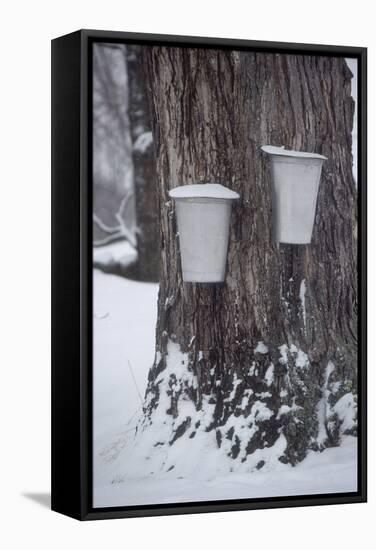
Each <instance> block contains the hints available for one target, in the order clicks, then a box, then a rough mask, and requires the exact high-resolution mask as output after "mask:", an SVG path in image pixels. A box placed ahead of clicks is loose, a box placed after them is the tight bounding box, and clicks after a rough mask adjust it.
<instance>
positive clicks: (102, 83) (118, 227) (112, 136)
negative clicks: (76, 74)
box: [93, 44, 136, 247]
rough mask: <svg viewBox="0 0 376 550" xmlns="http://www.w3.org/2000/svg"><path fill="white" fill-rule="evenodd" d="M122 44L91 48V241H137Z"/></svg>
mask: <svg viewBox="0 0 376 550" xmlns="http://www.w3.org/2000/svg"><path fill="white" fill-rule="evenodd" d="M124 61H125V47H124V46H123V45H121V44H118V45H117V44H96V45H95V46H94V49H93V149H94V154H93V162H94V165H93V179H94V182H93V183H94V217H93V222H94V225H93V231H94V244H95V246H103V245H106V244H108V243H111V242H114V241H116V240H122V239H126V240H128V241H129V243H130V244H131V246H132V247H135V246H136V237H135V231H136V220H135V208H134V197H133V171H132V156H131V154H132V153H131V150H132V144H131V139H130V128H129V118H128V103H129V98H128V95H129V94H128V77H127V71H126V66H125V63H124Z"/></svg>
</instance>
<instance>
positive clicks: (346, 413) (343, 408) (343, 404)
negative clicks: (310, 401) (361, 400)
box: [333, 392, 357, 432]
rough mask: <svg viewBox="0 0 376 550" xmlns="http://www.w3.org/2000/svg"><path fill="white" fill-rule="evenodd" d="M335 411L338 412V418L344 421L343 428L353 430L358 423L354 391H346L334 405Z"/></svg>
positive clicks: (343, 429)
mask: <svg viewBox="0 0 376 550" xmlns="http://www.w3.org/2000/svg"><path fill="white" fill-rule="evenodd" d="M333 411H334V412H335V413H337V414H338V418H339V419H340V421H341V422H342V424H341V430H342V431H343V432H345V431H346V430H351V429H352V428H353V427H354V424H356V418H357V403H356V401H355V397H354V395H353V394H352V393H350V392H349V393H346V394H345V395H343V396H342V397H341V399H339V400H338V401H337V403H336V404H335V405H334V407H333Z"/></svg>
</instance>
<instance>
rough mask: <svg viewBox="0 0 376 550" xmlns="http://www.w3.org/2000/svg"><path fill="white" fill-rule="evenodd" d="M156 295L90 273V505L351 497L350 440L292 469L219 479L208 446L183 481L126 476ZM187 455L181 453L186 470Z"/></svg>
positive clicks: (150, 352) (170, 476) (149, 358)
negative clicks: (325, 495)
mask: <svg viewBox="0 0 376 550" xmlns="http://www.w3.org/2000/svg"><path fill="white" fill-rule="evenodd" d="M157 294H158V285H155V284H148V283H138V282H135V281H130V280H127V279H124V278H120V277H116V276H113V275H106V274H104V273H101V272H100V271H97V270H95V272H94V506H96V507H106V506H127V505H139V504H156V503H166V502H169V503H171V502H190V501H199V500H221V499H233V498H257V497H270V496H287V495H307V494H318V493H335V492H351V491H356V490H357V481H356V474H357V463H356V454H357V440H356V438H353V437H350V436H348V437H346V438H345V439H344V442H343V445H342V446H341V447H338V448H333V449H327V450H326V451H324V452H322V453H313V452H311V453H310V454H309V455H308V457H307V458H306V459H305V460H304V461H303V462H302V463H301V464H299V465H298V466H296V467H295V468H293V467H291V466H288V465H283V464H279V465H278V467H276V468H275V469H274V470H269V471H267V472H265V471H254V472H252V473H239V472H233V473H228V474H226V475H223V473H220V472H219V471H218V472H216V470H217V469H218V468H217V467H216V464H215V460H216V457H217V452H218V451H217V450H216V449H215V448H214V446H213V448H211V447H210V446H208V448H207V450H206V451H205V454H206V457H205V458H206V460H205V466H202V468H200V467H198V468H195V469H193V473H192V469H191V468H189V467H188V468H187V474H186V475H181V472H180V473H175V472H174V471H171V472H168V473H163V474H160V475H155V472H154V475H148V472H146V471H145V475H144V476H143V477H140V476H138V477H136V476H134V477H133V478H132V477H129V476H127V471H131V470H134V466H135V464H134V460H135V458H134V455H132V453H129V452H127V451H128V449H129V447H130V445H129V444H130V443H131V442H132V440H133V437H134V431H135V430H134V428H135V426H136V421H137V418H138V415H139V414H140V410H141V402H142V399H143V396H144V392H145V387H146V380H147V373H148V369H149V368H150V366H151V364H152V362H153V358H154V331H155V322H156V306H157ZM192 447H193V446H192ZM192 451H193V448H192V449H186V454H187V462H188V465H189V463H191V462H192V454H191V452H192ZM198 460H199V459H198ZM132 461H133V462H132ZM210 465H212V471H210Z"/></svg>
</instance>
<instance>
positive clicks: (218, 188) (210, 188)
mask: <svg viewBox="0 0 376 550" xmlns="http://www.w3.org/2000/svg"><path fill="white" fill-rule="evenodd" d="M169 195H170V197H172V198H173V199H188V198H211V199H238V198H239V196H240V195H239V194H238V193H236V192H235V191H231V189H228V188H227V187H224V186H223V185H220V184H219V183H196V184H194V185H182V186H180V187H175V188H174V189H171V190H170V191H169Z"/></svg>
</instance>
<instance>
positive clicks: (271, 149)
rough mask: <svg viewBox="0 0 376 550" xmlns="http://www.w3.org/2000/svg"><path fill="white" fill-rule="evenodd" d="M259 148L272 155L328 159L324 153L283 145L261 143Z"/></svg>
mask: <svg viewBox="0 0 376 550" xmlns="http://www.w3.org/2000/svg"><path fill="white" fill-rule="evenodd" d="M261 149H262V150H263V151H264V153H266V154H267V155H272V156H280V157H295V158H306V159H321V160H328V157H325V156H324V155H319V154H318V153H309V152H307V151H294V150H292V149H285V148H284V147H276V146H274V145H263V146H262V147H261Z"/></svg>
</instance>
